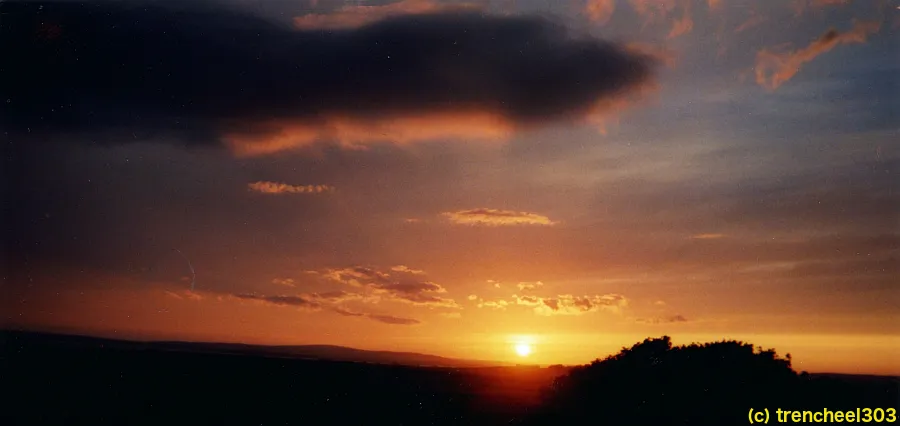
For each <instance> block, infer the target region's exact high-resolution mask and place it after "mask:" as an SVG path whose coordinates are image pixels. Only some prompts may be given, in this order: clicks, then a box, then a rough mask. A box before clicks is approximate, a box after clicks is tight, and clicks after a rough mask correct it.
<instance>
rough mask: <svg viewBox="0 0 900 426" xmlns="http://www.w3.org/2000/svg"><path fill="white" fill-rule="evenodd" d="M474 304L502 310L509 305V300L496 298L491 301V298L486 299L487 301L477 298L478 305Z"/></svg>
mask: <svg viewBox="0 0 900 426" xmlns="http://www.w3.org/2000/svg"><path fill="white" fill-rule="evenodd" d="M476 306H478V307H479V308H492V309H496V310H500V311H502V310H505V309H506V307H507V306H509V302H507V301H505V300H502V299H501V300H497V301H493V300H488V301H484V300H479V301H478V305H476Z"/></svg>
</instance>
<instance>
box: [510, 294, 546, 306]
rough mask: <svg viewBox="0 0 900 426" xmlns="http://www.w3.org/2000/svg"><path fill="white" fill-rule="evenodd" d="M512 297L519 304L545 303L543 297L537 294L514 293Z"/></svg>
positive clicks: (533, 304) (535, 304) (534, 304)
mask: <svg viewBox="0 0 900 426" xmlns="http://www.w3.org/2000/svg"><path fill="white" fill-rule="evenodd" d="M512 297H513V300H515V301H516V304H517V305H524V306H538V305H540V304H541V303H543V299H541V298H540V297H537V296H519V295H515V294H514V295H512Z"/></svg>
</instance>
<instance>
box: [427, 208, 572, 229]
mask: <svg viewBox="0 0 900 426" xmlns="http://www.w3.org/2000/svg"><path fill="white" fill-rule="evenodd" d="M442 215H443V216H445V217H446V218H448V219H449V220H450V221H451V222H452V223H455V224H458V225H486V226H514V225H543V226H550V225H556V224H557V222H554V221H552V220H550V218H548V217H547V216H544V215H540V214H537V213H529V212H517V211H511V210H497V209H487V208H482V209H471V210H460V211H456V212H446V213H442Z"/></svg>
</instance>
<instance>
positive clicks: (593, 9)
mask: <svg viewBox="0 0 900 426" xmlns="http://www.w3.org/2000/svg"><path fill="white" fill-rule="evenodd" d="M584 11H585V13H586V14H587V16H588V18H590V20H591V21H594V22H596V23H598V24H600V25H603V24H605V23H607V22H608V21H609V18H610V17H612V15H613V12H615V11H616V1H615V0H588V1H587V4H586V5H585V6H584Z"/></svg>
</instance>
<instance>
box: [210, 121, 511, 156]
mask: <svg viewBox="0 0 900 426" xmlns="http://www.w3.org/2000/svg"><path fill="white" fill-rule="evenodd" d="M254 127H255V128H256V129H257V130H262V131H261V132H229V133H226V134H225V136H224V137H223V140H224V142H225V144H226V145H227V146H228V147H229V148H231V150H232V152H233V153H234V154H235V155H237V156H239V157H250V156H256V155H265V154H272V153H276V152H279V151H286V150H291V149H296V148H302V147H309V146H312V145H313V144H315V143H316V142H319V141H334V142H336V143H338V144H339V145H341V146H342V147H344V148H351V149H353V148H356V149H360V148H364V147H365V146H366V145H369V144H372V143H378V142H391V143H395V144H399V145H406V144H410V143H413V142H423V141H433V140H438V139H444V138H460V139H469V140H473V139H474V140H486V141H505V140H507V139H509V137H510V136H512V134H513V124H512V123H510V122H509V121H507V120H505V119H503V118H501V117H499V116H497V115H493V114H490V113H437V114H431V115H423V116H399V117H393V118H387V119H381V120H374V119H373V120H364V119H354V118H349V117H348V118H340V117H332V118H328V119H324V120H321V121H318V122H303V121H297V122H292V121H284V120H279V121H270V122H268V123H266V124H263V125H259V126H254Z"/></svg>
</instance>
